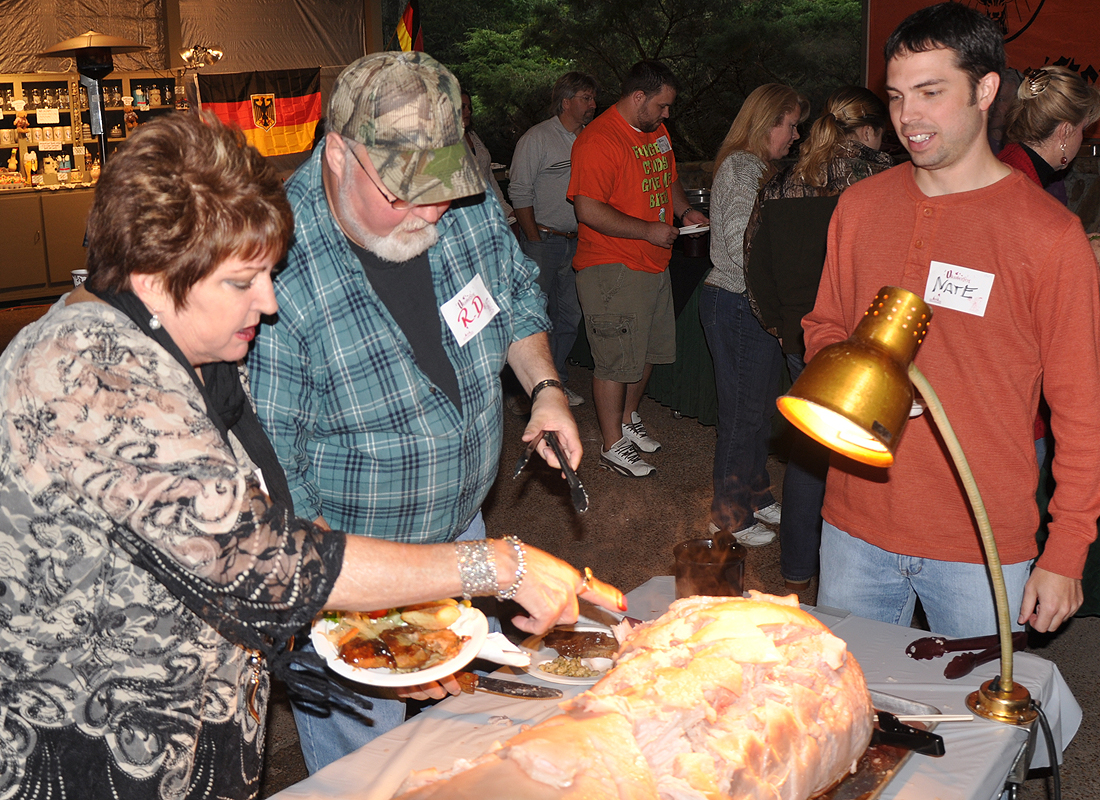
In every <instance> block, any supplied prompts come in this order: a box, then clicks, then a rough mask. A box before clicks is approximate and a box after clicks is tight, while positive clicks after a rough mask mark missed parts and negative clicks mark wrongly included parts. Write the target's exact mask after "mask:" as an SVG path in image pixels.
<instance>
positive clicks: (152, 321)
mask: <svg viewBox="0 0 1100 800" xmlns="http://www.w3.org/2000/svg"><path fill="white" fill-rule="evenodd" d="M149 327H150V328H152V329H153V330H155V331H159V330H160V317H158V316H157V315H156V314H155V313H154V314H153V316H151V317H149Z"/></svg>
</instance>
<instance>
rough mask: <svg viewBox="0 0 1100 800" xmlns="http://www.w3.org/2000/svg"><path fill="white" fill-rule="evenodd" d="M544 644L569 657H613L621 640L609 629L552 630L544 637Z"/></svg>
mask: <svg viewBox="0 0 1100 800" xmlns="http://www.w3.org/2000/svg"><path fill="white" fill-rule="evenodd" d="M542 646H543V647H549V648H550V649H551V650H556V651H557V653H558V655H562V656H567V657H569V658H612V657H613V656H614V655H615V653H616V652H618V650H619V642H618V641H617V640H616V639H615V637H614V635H613V634H611V633H609V632H607V631H563V630H552V631H550V632H549V633H548V634H546V635H545V636H543V637H542Z"/></svg>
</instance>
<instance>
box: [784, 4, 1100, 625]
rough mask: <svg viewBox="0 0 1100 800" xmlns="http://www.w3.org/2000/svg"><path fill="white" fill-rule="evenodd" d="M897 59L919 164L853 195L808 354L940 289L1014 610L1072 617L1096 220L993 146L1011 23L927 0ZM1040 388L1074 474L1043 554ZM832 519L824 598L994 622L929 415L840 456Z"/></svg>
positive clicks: (959, 405)
mask: <svg viewBox="0 0 1100 800" xmlns="http://www.w3.org/2000/svg"><path fill="white" fill-rule="evenodd" d="M975 41H977V42H979V43H981V44H980V45H979V46H978V47H976V48H975V47H974V45H973V43H974V42H975ZM998 55H999V58H1000V63H999V64H998V62H997V58H998ZM886 60H887V94H888V97H889V105H890V112H891V117H892V120H893V123H894V127H895V129H896V131H897V133H898V136H899V138H900V139H901V141H902V143H903V144H904V145H905V147H906V149H907V150H908V151H909V153H910V155H911V157H912V163H906V164H902V165H900V166H898V167H895V168H894V169H892V170H889V171H887V172H884V173H882V174H880V175H877V176H875V177H872V178H868V179H866V180H864V181H861V182H860V183H859V184H857V185H856V186H853V187H851V188H850V189H849V190H848V191H846V192H845V193H844V194H843V195H842V196H841V198H840V202H839V205H838V207H837V210H836V213H835V214H834V216H833V219H832V223H831V226H830V231H829V245H828V257H827V260H826V264H825V270H824V273H823V275H822V279H821V286H820V290H819V293H818V298H817V304H816V306H815V308H814V310H813V311H812V312H811V313H810V314H809V315H807V317H806V318H805V320H804V321H803V326H804V328H805V331H806V351H807V352H806V356H807V359H810V358H812V357H813V356H814V355H815V354H816V353H817V352H818V351H819V350H820V349H821V348H822V347H824V346H825V345H828V344H831V343H833V342H836V341H840V340H842V339H844V338H846V337H847V336H848V335H849V334H850V333H851V332H852V330H853V329H854V328H855V326H856V324H857V323H858V322H859V320H860V318H861V317H862V316H863V313H864V311H865V310H866V308H867V305H868V303H869V302H870V301H871V299H872V298H873V297H874V296H875V294H876V293H877V292H878V290H879V289H880V288H882V287H883V286H899V287H902V288H905V289H908V290H909V291H912V292H915V293H916V294H918V295H920V296H921V297H923V298H925V300H926V302H929V303H930V305H932V306H933V318H932V321H931V325H930V329H929V333H928V336H927V338H926V339H925V341H924V343H923V345H922V346H921V348H920V350H919V352H918V355H917V358H916V363H917V366H918V367H919V368H920V369H921V371H922V372H923V373H924V374H925V375H926V376H927V378H928V380H929V381H930V383H931V384H932V386H933V387H934V388H935V390H936V392H937V393H938V394H939V396H940V398H941V400H942V401H943V404H944V406H945V409H946V412H947V415H948V417H949V419H950V420H951V422H952V425H953V426H954V428H955V430H956V432H957V434H958V436H959V439H960V440H961V443H962V447H963V450H964V452H965V453H966V455H967V459H968V461H969V462H970V466H971V467H972V469H973V472H974V476H975V479H976V481H977V484H978V487H979V489H980V490H981V492H982V496H983V499H984V501H985V504H986V506H987V509H988V512H989V516H990V521H991V523H992V528H993V532H994V536H995V538H996V540H997V545H998V548H999V550H1000V558H1001V561H1002V562H1003V563H1004V565H1005V574H1006V583H1007V584H1008V589H1009V601H1010V603H1011V604H1012V608H1013V613H1014V614H1015V613H1016V611H1015V609H1019V611H1018V617H1017V619H1016V620H1015V622H1016V625H1018V626H1022V625H1023V624H1024V623H1029V624H1030V625H1031V626H1032V627H1034V628H1035V629H1036V630H1038V631H1049V630H1054V629H1056V628H1057V627H1058V626H1059V625H1061V624H1062V622H1063V621H1064V620H1065V619H1067V618H1068V617H1070V616H1072V614H1073V613H1074V612H1075V611H1076V610H1077V608H1079V607H1080V605H1081V602H1082V592H1081V573H1082V569H1083V567H1084V563H1085V557H1086V554H1087V550H1088V546H1089V544H1090V542H1091V541H1092V540H1093V539H1094V538H1095V536H1096V520H1097V517H1098V515H1100V415H1098V414H1097V413H1096V411H1095V408H1094V405H1095V403H1096V399H1097V398H1098V397H1100V350H1098V342H1100V287H1098V282H1097V264H1096V260H1095V258H1094V257H1093V255H1092V251H1091V249H1090V247H1089V244H1088V242H1087V240H1086V237H1085V234H1084V230H1083V229H1082V226H1081V223H1080V220H1078V218H1077V217H1076V216H1074V215H1073V214H1072V213H1070V212H1069V211H1067V210H1066V209H1065V208H1063V207H1062V206H1061V205H1059V204H1058V203H1057V202H1056V201H1055V200H1053V199H1052V198H1051V197H1050V196H1048V195H1047V194H1045V193H1044V192H1043V191H1042V190H1040V189H1039V188H1038V187H1036V186H1035V185H1034V184H1033V183H1032V182H1030V181H1029V180H1028V179H1027V178H1026V177H1025V176H1024V175H1023V174H1022V173H1020V172H1018V171H1016V170H1014V169H1011V168H1010V167H1008V166H1006V165H1004V164H1002V163H1001V162H999V161H998V160H997V158H996V157H995V156H994V155H993V153H992V151H991V150H990V147H989V144H988V140H987V138H986V121H987V114H988V110H989V107H990V105H991V103H992V102H993V99H994V97H995V96H996V94H997V88H998V86H999V83H1000V79H999V73H1000V70H1001V69H1002V68H1003V64H1004V54H1003V45H1002V42H1001V34H1000V33H999V32H998V30H997V28H996V26H995V25H993V24H992V23H991V22H990V21H989V20H988V19H987V18H985V17H984V16H982V15H981V14H979V13H977V12H974V11H971V10H970V9H968V8H967V7H966V6H963V5H961V4H955V3H944V4H941V5H938V6H932V7H929V8H925V9H922V10H921V11H918V12H916V13H915V14H913V15H912V16H910V17H909V18H907V19H906V20H905V21H904V22H902V23H901V25H900V26H899V27H898V29H897V30H896V31H895V32H894V34H893V35H892V36H891V38H890V40H888V42H887V45H886ZM962 65H967V66H965V67H964V66H962ZM945 287H948V288H947V289H946V290H945ZM1040 391H1041V392H1042V393H1043V394H1045V396H1046V399H1047V402H1048V403H1049V405H1050V409H1051V427H1052V430H1053V433H1054V437H1055V440H1056V443H1057V446H1056V450H1055V457H1054V462H1053V463H1054V466H1053V470H1054V477H1055V480H1056V481H1057V490H1056V491H1055V494H1054V496H1053V498H1052V500H1051V503H1050V513H1051V515H1052V518H1053V519H1052V522H1051V524H1050V538H1049V540H1048V541H1047V543H1046V547H1045V550H1044V552H1043V554H1042V556H1041V557H1039V559H1038V561H1037V562H1036V563H1035V565H1034V568H1032V563H1031V562H1032V560H1033V559H1034V558H1035V556H1036V554H1037V545H1036V540H1035V532H1036V530H1037V528H1038V526H1039V513H1038V509H1037V507H1036V503H1035V486H1036V482H1037V476H1038V468H1037V465H1036V460H1035V450H1034V443H1033V433H1032V424H1033V422H1034V419H1035V413H1036V408H1037V406H1038V402H1039V395H1040ZM823 516H824V519H825V522H826V525H825V530H824V531H823V536H822V546H821V588H820V591H819V596H818V602H819V603H820V604H821V605H828V606H838V607H841V608H847V609H848V610H850V611H852V612H853V613H855V614H858V615H860V616H865V617H871V618H874V619H880V620H882V621H886V622H894V623H898V624H909V622H910V619H911V617H912V612H913V608H914V605H915V601H916V598H917V597H919V598H920V600H921V604H922V607H923V608H924V610H925V613H926V615H927V617H928V621H929V623H930V626H931V628H932V630H933V631H935V632H937V633H943V634H946V635H950V636H972V635H981V634H988V633H994V632H995V631H996V622H995V616H994V612H993V600H992V592H991V591H990V587H989V583H988V580H987V578H986V572H985V565H984V563H985V562H984V556H983V552H982V548H981V543H980V540H979V536H978V532H977V527H976V524H975V523H974V521H973V517H972V515H971V512H970V507H969V504H968V502H967V499H966V496H965V493H964V491H963V489H962V487H961V484H960V482H959V480H958V478H957V476H956V474H955V471H954V468H953V466H952V463H951V460H950V457H949V456H948V454H947V451H946V448H945V446H944V445H943V443H942V441H941V439H940V437H939V434H938V432H937V430H936V428H935V424H934V423H933V422H932V420H931V418H930V415H929V414H927V413H926V414H923V415H921V416H919V417H917V418H914V419H912V420H910V422H909V424H908V426H907V428H906V430H905V433H904V435H903V436H902V439H901V443H900V445H899V447H898V450H897V453H896V460H895V463H894V465H893V466H891V467H890V468H889V469H874V468H871V467H863V466H861V465H857V464H854V462H849V461H847V460H845V459H842V458H839V457H837V458H834V461H833V465H832V468H831V469H830V471H829V478H828V484H827V491H826V496H825V504H824V508H823Z"/></svg>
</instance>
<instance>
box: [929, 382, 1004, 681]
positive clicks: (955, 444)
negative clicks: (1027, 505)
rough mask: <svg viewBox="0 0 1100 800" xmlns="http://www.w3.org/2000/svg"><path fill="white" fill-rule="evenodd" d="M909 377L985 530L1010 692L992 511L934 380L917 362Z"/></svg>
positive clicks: (1001, 574)
mask: <svg viewBox="0 0 1100 800" xmlns="http://www.w3.org/2000/svg"><path fill="white" fill-rule="evenodd" d="M909 380H911V381H912V382H913V386H915V387H916V388H917V391H919V392H920V393H921V396H922V397H923V398H924V399H925V402H927V403H928V410H929V411H931V412H932V419H933V420H934V421H935V423H936V427H937V428H938V429H939V432H940V435H941V436H942V437H943V440H944V442H945V443H946V444H947V449H948V451H949V452H950V453H951V459H952V460H953V461H954V463H955V469H956V470H957V471H958V473H959V478H961V479H962V483H963V488H964V489H966V496H967V497H968V498H969V499H970V507H971V509H972V510H973V512H974V519H975V521H976V522H977V523H978V532H979V533H980V534H981V540H982V548H983V549H984V550H985V560H986V564H987V565H988V567H989V576H990V579H991V580H992V581H993V600H994V604H995V605H996V608H997V632H998V634H999V635H1000V639H1001V679H1000V687H1001V689H1003V690H1004V691H1006V692H1011V691H1012V690H1013V683H1012V651H1013V648H1012V622H1011V618H1010V616H1009V610H1008V590H1007V589H1006V588H1005V579H1004V572H1003V571H1002V569H1001V558H1000V556H999V555H998V553H997V542H996V541H995V540H994V538H993V528H992V527H991V526H990V524H989V515H988V514H987V513H986V510H985V503H984V502H982V496H981V493H979V492H978V484H977V483H976V482H975V481H974V473H972V472H971V471H970V465H969V464H968V463H967V461H966V456H965V455H963V450H962V445H960V444H959V439H958V437H957V436H955V431H954V429H953V428H952V427H951V423H950V421H948V419H947V414H946V412H944V410H943V404H942V403H940V399H939V397H937V396H936V392H935V390H934V389H933V388H932V384H930V383H929V382H928V379H927V378H925V377H924V374H923V373H922V372H921V371H920V370H919V369H917V366H916V364H912V363H911V364H910V365H909Z"/></svg>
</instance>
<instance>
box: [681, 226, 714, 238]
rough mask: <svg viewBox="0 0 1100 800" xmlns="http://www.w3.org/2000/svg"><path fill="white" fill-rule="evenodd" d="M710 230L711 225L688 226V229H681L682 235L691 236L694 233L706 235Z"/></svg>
mask: <svg viewBox="0 0 1100 800" xmlns="http://www.w3.org/2000/svg"><path fill="white" fill-rule="evenodd" d="M709 230H710V225H688V226H687V227H686V228H680V234H681V235H682V236H690V235H691V234H693V233H706V232H707V231H709Z"/></svg>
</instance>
